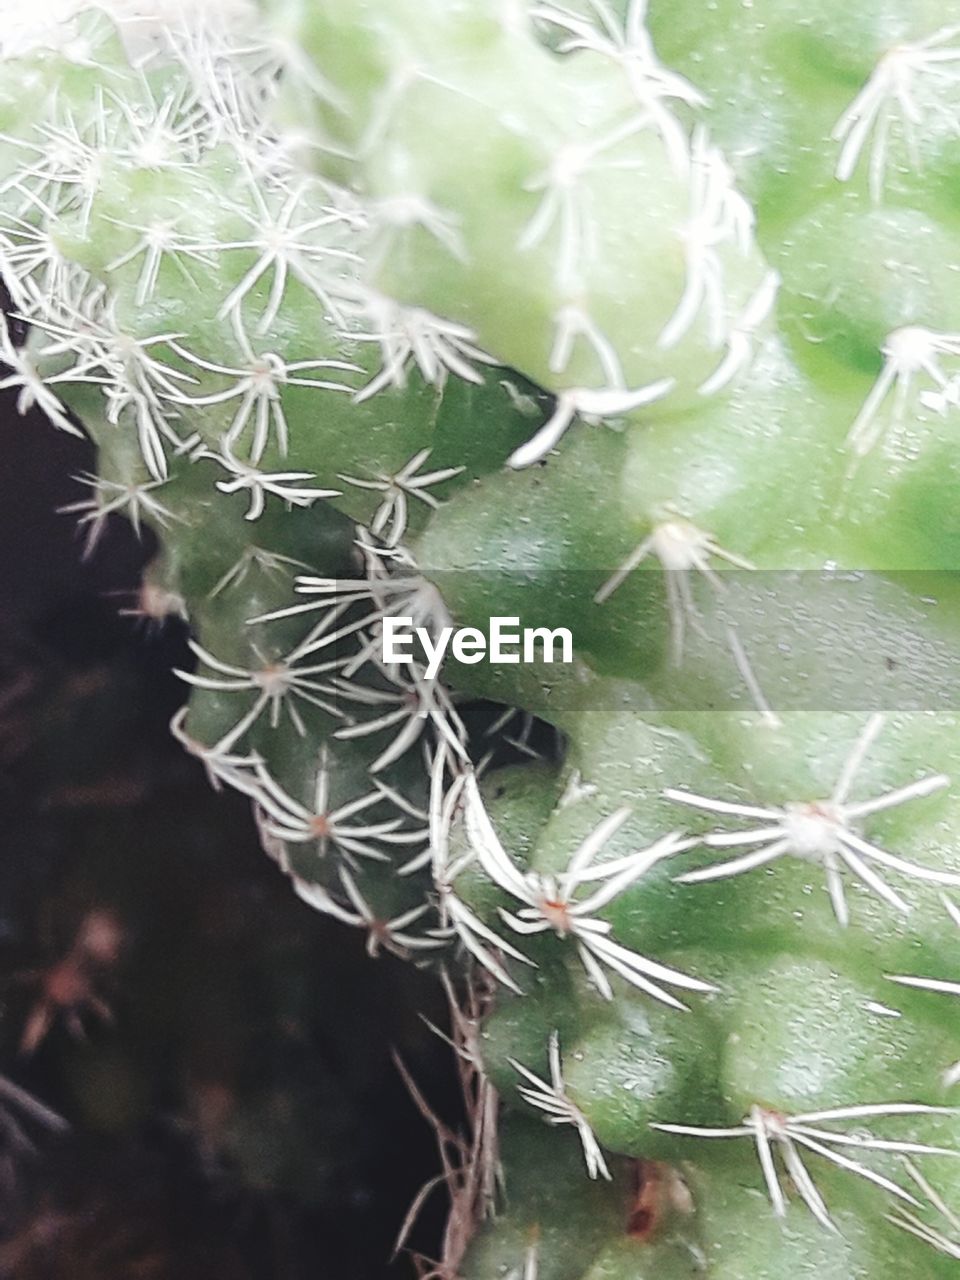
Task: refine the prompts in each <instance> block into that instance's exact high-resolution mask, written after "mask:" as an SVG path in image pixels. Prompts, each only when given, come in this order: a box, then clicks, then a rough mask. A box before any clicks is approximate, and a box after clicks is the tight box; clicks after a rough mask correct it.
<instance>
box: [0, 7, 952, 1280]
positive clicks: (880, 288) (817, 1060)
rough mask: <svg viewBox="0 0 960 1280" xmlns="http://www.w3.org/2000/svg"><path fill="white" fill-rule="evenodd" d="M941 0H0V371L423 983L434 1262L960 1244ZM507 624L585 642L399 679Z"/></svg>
mask: <svg viewBox="0 0 960 1280" xmlns="http://www.w3.org/2000/svg"><path fill="white" fill-rule="evenodd" d="M647 9H649V11H647ZM955 10H956V5H954V4H947V5H944V4H942V3H941V4H937V5H933V4H932V3H930V2H929V0H884V2H883V3H882V4H879V5H878V4H876V3H873V4H868V3H865V2H864V0H853V2H852V3H850V4H847V5H845V6H841V7H839V8H838V7H836V6H834V5H830V4H826V3H815V4H811V3H810V0H806V3H804V4H802V5H801V4H799V3H796V2H795V0H770V3H769V4H767V5H765V6H762V7H755V6H752V5H748V4H745V3H738V2H737V0H718V2H717V3H715V4H712V5H710V6H704V5H702V4H701V3H694V2H693V0H650V3H649V6H646V5H644V4H643V3H642V2H641V0H629V3H614V0H567V3H564V4H558V3H553V2H552V0H542V2H540V0H533V2H531V3H525V2H524V0H480V2H478V0H322V2H321V3H316V2H313V3H308V2H307V0H265V3H264V4H263V7H262V11H261V12H260V13H258V14H257V15H256V16H251V15H248V14H245V13H238V14H236V15H230V16H229V17H228V16H227V15H226V14H224V13H221V14H219V15H218V14H217V13H216V12H215V11H211V12H209V13H208V12H206V11H203V12H201V14H200V15H199V16H198V15H197V14H193V15H192V16H189V17H188V16H187V15H185V14H181V15H180V16H179V18H178V20H176V21H167V22H161V23H159V24H156V25H154V26H153V27H150V26H149V25H148V27H147V28H146V29H144V27H143V24H142V23H139V24H137V23H130V22H129V21H127V20H125V19H124V18H123V17H122V15H121V17H120V18H118V19H116V20H114V19H112V18H111V17H110V16H108V15H107V14H106V13H105V12H103V11H102V10H100V9H97V8H92V9H87V10H83V11H81V12H79V13H78V14H76V15H75V16H74V17H72V18H70V19H69V20H68V19H67V18H66V17H65V18H64V19H63V20H62V21H61V22H60V23H59V25H58V26H57V27H56V29H55V30H54V31H51V30H49V29H47V30H41V31H39V32H35V33H34V34H33V35H32V36H30V35H29V34H28V33H27V32H25V31H20V32H14V34H13V35H8V37H7V44H8V48H7V55H8V56H7V58H6V60H5V62H4V67H3V75H2V77H0V133H2V143H0V208H2V216H0V253H2V259H0V269H2V272H3V276H4V279H5V281H6V283H7V287H8V289H9V291H10V295H11V298H12V302H13V305H12V310H11V316H10V319H8V320H7V322H6V324H5V326H4V330H3V333H2V335H0V336H2V342H3V351H2V355H3V360H4V363H5V364H6V366H7V367H8V369H9V372H8V373H7V375H6V376H5V377H4V379H3V382H2V385H5V386H7V387H15V388H18V391H19V397H20V402H21V405H22V406H24V407H26V406H29V405H31V404H33V403H38V404H39V405H41V406H42V407H43V408H44V410H45V411H46V412H47V413H48V415H49V416H50V417H51V419H52V420H53V421H54V422H55V423H56V424H57V425H59V426H61V427H63V428H64V429H66V430H74V431H75V430H77V429H78V427H77V422H78V421H79V422H82V423H83V426H84V427H85V428H86V430H87V431H88V432H89V433H90V434H91V435H92V437H93V438H94V440H95V442H96V444H97V446H98V450H99V471H98V474H97V475H96V476H92V477H89V486H90V496H89V499H88V500H87V501H84V502H81V503H79V504H77V505H76V509H75V510H74V515H75V517H76V518H77V519H78V521H79V523H80V525H81V528H82V530H83V532H84V536H85V537H86V539H87V545H88V546H90V547H91V548H92V547H95V545H96V541H97V539H98V537H99V534H100V532H101V530H102V528H103V525H104V521H105V520H106V519H107V518H108V517H109V516H110V514H111V513H114V512H121V513H123V514H125V515H127V516H128V517H129V519H130V520H131V521H132V522H133V524H134V526H135V527H136V528H139V527H140V526H141V525H149V526H151V527H152V528H154V529H155V530H156V531H157V533H158V534H159V535H160V538H161V541H162V544H163V551H162V554H161V556H160V557H159V559H158V560H157V561H156V562H155V563H154V564H153V565H152V566H151V570H150V579H149V583H148V584H147V587H146V588H145V590H147V591H148V592H149V599H150V601H151V608H152V609H153V610H154V611H156V610H157V609H160V610H163V609H168V610H170V611H176V612H185V613H186V614H187V616H188V617H189V620H190V624H191V627H192V629H193V634H194V637H195V638H194V642H193V647H194V650H195V654H196V658H197V665H196V668H195V670H193V671H189V672H184V673H182V674H183V676H184V679H185V681H186V682H187V683H188V684H189V685H190V686H191V697H190V701H189V704H188V707H187V708H186V709H185V710H184V711H183V712H181V713H180V714H179V715H178V716H177V718H176V720H175V722H174V725H173V729H174V732H175V733H176V734H177V736H178V737H179V738H180V740H181V741H182V742H183V744H184V746H185V747H186V749H187V750H189V751H191V752H192V753H193V754H194V755H196V756H197V757H198V758H199V759H200V760H201V761H202V762H203V764H204V766H205V767H206V769H207V771H208V773H209V776H210V779H211V782H212V783H213V784H214V785H217V786H219V785H223V784H226V785H228V786H231V787H234V788H236V789H238V790H239V791H241V792H242V793H244V794H245V795H248V796H249V797H250V798H251V800H252V802H253V804H254V806H255V811H256V813H257V816H258V820H259V822H260V826H261V831H262V835H263V841H264V845H265V848H266V850H267V851H268V853H270V855H271V856H272V857H273V858H275V860H276V861H277V863H278V864H279V866H280V868H281V869H282V871H283V872H284V873H285V874H286V875H287V876H289V877H290V880H291V883H292V886H293V888H294V889H295V891H296V892H297V893H298V894H299V895H300V896H301V897H302V898H303V899H304V900H305V901H306V902H308V903H310V904H311V905H313V906H314V907H316V908H317V909H318V910H320V911H322V912H325V913H328V914H330V915H332V916H334V917H336V918H337V919H339V920H342V921H343V922H344V923H346V924H348V925H351V926H354V927H357V928H360V929H363V930H365V931H366V933H367V936H368V939H369V949H370V951H371V953H373V954H376V953H377V952H378V951H380V950H389V951H392V952H395V953H397V954H400V955H403V956H407V957H409V958H410V959H411V960H413V961H414V962H416V963H419V964H430V965H436V966H438V967H442V968H443V969H444V971H445V972H446V973H447V974H449V975H451V985H450V990H451V992H452V993H454V996H455V1000H454V1006H455V1007H454V1032H455V1042H456V1046H457V1048H458V1051H459V1054H460V1055H461V1066H462V1068H463V1071H464V1079H465V1084H466V1088H467V1094H468V1099H469V1101H470V1103H471V1106H470V1112H471V1116H472V1117H473V1120H474V1131H473V1133H472V1135H471V1137H470V1140H469V1141H466V1142H464V1143H463V1144H462V1145H457V1147H456V1153H455V1156H451V1157H450V1158H449V1161H448V1165H447V1175H448V1184H449V1185H448V1190H449V1192H450V1198H451V1218H450V1227H449V1229H448V1232H447V1236H446V1242H445V1251H444V1257H443V1258H442V1259H440V1260H438V1262H437V1264H436V1266H435V1267H434V1269H433V1271H432V1274H434V1275H437V1276H443V1277H450V1278H452V1277H455V1276H462V1277H464V1280H494V1278H495V1277H504V1276H510V1277H513V1280H601V1278H603V1280H619V1278H620V1277H628V1276H629V1277H632V1278H633V1280H637V1278H638V1277H646V1276H650V1277H658V1280H672V1278H673V1277H678V1278H679V1277H690V1276H695V1275H700V1274H703V1275H705V1276H709V1277H711V1278H712V1280H746V1278H747V1277H751V1278H752V1277H767V1278H769V1280H781V1278H783V1280H786V1278H787V1277H789V1278H790V1280H796V1278H798V1277H804V1276H810V1277H812V1276H816V1277H818V1280H824V1278H826V1277H837V1280H840V1278H841V1277H842V1278H843V1280H852V1278H854V1277H863V1278H866V1277H870V1280H888V1278H890V1280H892V1277H893V1275H894V1274H896V1275H897V1276H898V1277H902V1278H903V1280H907V1278H912V1277H916V1278H917V1280H921V1278H922V1280H927V1278H930V1280H932V1278H933V1277H937V1276H941V1275H942V1276H947V1275H950V1274H953V1271H954V1270H955V1265H954V1264H955V1263H956V1261H957V1259H958V1258H960V1216H958V1215H960V1166H958V1162H957V1159H956V1157H957V1155H958V1154H960V1119H958V1112H957V1109H956V1106H955V1103H956V1097H957V1095H956V1089H957V1086H958V1084H960V1064H957V1065H953V1064H956V1063H957V1059H958V1058H960V1033H958V1030H957V1026H956V1022H955V1020H953V1021H951V1015H952V1014H953V1012H954V1010H953V1009H952V1008H951V1005H950V1000H949V997H950V996H951V995H955V994H956V993H957V992H958V990H960V983H958V978H960V963H958V959H960V947H958V940H960V935H958V929H960V905H958V904H960V895H958V894H957V889H958V888H960V854H958V852H957V848H956V846H955V845H954V840H955V839H956V838H957V835H958V834H960V802H958V800H957V798H956V797H957V788H956V785H955V784H953V785H951V777H955V776H956V774H957V773H958V772H960V761H958V757H960V746H958V742H960V736H958V730H960V721H958V715H957V712H956V709H955V708H956V702H955V696H954V695H952V694H951V690H952V689H953V688H954V685H955V681H956V677H955V675H954V670H955V663H956V654H957V637H958V635H960V596H958V593H957V588H956V585H955V581H954V578H953V575H952V572H951V571H952V570H953V569H955V568H956V567H957V566H958V564H960V523H958V520H957V515H956V509H957V508H956V501H955V495H956V493H957V487H958V482H960V474H958V463H957V461H956V458H957V453H956V448H955V432H956V414H957V409H958V406H960V302H958V296H960V295H958V293H957V290H956V288H955V277H956V274H957V272H958V271H960V209H958V206H957V197H956V193H957V191H958V190H960V188H958V185H957V180H958V177H960V141H958V135H960V128H958V125H960V106H958V105H957V104H958V102H960V10H958V11H957V12H955ZM24 22H25V23H26V19H24ZM23 326H28V328H29V333H28V335H27V336H26V338H25V339H24V332H23ZM398 616H406V617H409V618H411V619H412V620H413V623H414V624H415V625H416V626H418V627H420V628H422V630H423V633H424V635H423V640H424V644H423V652H421V651H419V650H413V651H412V652H413V653H414V656H412V657H409V658H405V659H397V660H394V659H393V658H389V659H388V657H387V656H386V654H385V651H384V632H385V624H384V620H385V619H386V618H389V617H398ZM495 616H496V617H502V618H508V619H510V620H511V622H512V623H514V624H516V625H517V627H518V628H519V627H523V628H526V629H527V630H528V632H535V631H536V630H537V629H548V630H550V629H555V628H558V627H566V628H568V629H569V630H570V632H571V634H572V637H573V648H574V652H573V654H572V659H571V661H569V662H566V663H562V662H550V661H547V654H546V652H545V651H544V650H541V651H540V653H539V656H538V655H537V653H536V652H535V651H534V652H532V653H531V654H530V655H529V656H530V657H531V659H532V660H530V661H526V662H514V663H509V662H508V663H493V662H478V661H476V657H477V655H476V652H474V653H472V654H471V653H467V652H464V651H463V650H460V651H459V652H455V653H454V654H452V655H451V654H449V653H447V654H445V656H444V658H443V663H442V672H441V674H440V676H439V678H433V676H432V673H431V674H428V670H429V667H428V664H427V660H426V659H427V657H428V656H429V651H430V650H431V649H434V650H436V646H437V645H438V644H439V642H440V638H441V636H442V634H443V632H444V629H445V628H447V627H451V626H454V625H455V626H458V627H461V628H466V627H472V628H476V629H477V630H479V631H480V632H484V631H485V630H486V628H487V625H488V623H489V621H490V619H492V618H493V617H495ZM436 651H437V652H439V650H436ZM498 1099H499V1101H498ZM498 1112H499V1119H498V1122H497V1121H495V1116H497V1113H498ZM542 1121H547V1122H548V1125H549V1127H547V1126H545V1125H544V1124H543V1123H542ZM501 1184H502V1185H501Z"/></svg>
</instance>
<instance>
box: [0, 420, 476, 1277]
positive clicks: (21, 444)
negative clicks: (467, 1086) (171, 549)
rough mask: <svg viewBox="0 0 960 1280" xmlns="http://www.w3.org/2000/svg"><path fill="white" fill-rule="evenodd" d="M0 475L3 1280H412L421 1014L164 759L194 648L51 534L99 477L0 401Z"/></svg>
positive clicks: (187, 766) (430, 1040) (109, 542)
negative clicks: (406, 1232) (406, 1235)
mask: <svg viewBox="0 0 960 1280" xmlns="http://www.w3.org/2000/svg"><path fill="white" fill-rule="evenodd" d="M0 460H2V461H0V1086H4V1082H7V1083H6V1086H4V1087H0V1280H7V1278H8V1277H10V1278H16V1280H33V1278H34V1277H36V1278H38V1280H39V1278H41V1277H42V1278H43V1280H59V1278H60V1277H64V1278H65V1280H66V1278H67V1277H69V1280H88V1278H89V1280H94V1278H96V1280H119V1278H120V1277H123V1278H124V1280H167V1278H169V1280H195V1278H196V1280H221V1278H222V1280H301V1278H305V1277H310V1278H311V1280H313V1278H314V1277H334V1278H339V1277H344V1280H364V1278H366V1277H380V1276H383V1277H387V1276H391V1277H397V1280H403V1278H404V1277H408V1276H411V1275H413V1273H414V1272H413V1265H412V1261H411V1259H410V1258H409V1257H407V1256H405V1255H401V1256H400V1257H399V1258H398V1259H397V1260H396V1261H395V1262H394V1263H392V1264H391V1263H390V1262H389V1259H390V1254H391V1251H392V1243H393V1240H394V1237H395V1235H396V1232H397V1230H398V1227H399V1225H400V1223H401V1222H402V1220H403V1217H404V1215H405V1213H406V1210H407V1207H408V1205H409V1204H410V1202H411V1201H412V1199H413V1197H414V1196H415V1194H416V1192H417V1190H418V1189H419V1187H420V1186H421V1185H422V1184H423V1183H424V1182H426V1180H427V1179H428V1178H430V1177H432V1176H433V1175H434V1174H435V1173H436V1172H437V1161H436V1156H435V1153H434V1146H433V1138H432V1134H431V1132H430V1129H429V1127H428V1126H427V1125H426V1124H425V1122H424V1121H423V1119H422V1118H421V1117H420V1116H419V1114H418V1113H417V1111H416V1110H415V1108H414V1106H413V1104H412V1102H411V1101H410V1099H409V1097H408V1095H407V1093H406V1090H405V1088H404V1085H403V1084H402V1082H401V1081H400V1079H399V1077H398V1074H397V1072H396V1069H395V1067H394V1065H393V1062H392V1060H391V1057H390V1050H391V1047H395V1048H396V1049H397V1050H398V1051H399V1052H400V1053H401V1055H402V1056H403V1058H404V1060H405V1062H406V1063H407V1065H408V1067H409V1068H410V1070H411V1072H412V1074H413V1076H414V1077H415V1078H416V1079H417V1081H418V1083H419V1084H420V1085H421V1087H422V1088H423V1090H424V1092H425V1093H426V1094H427V1096H428V1097H429V1098H430V1100H431V1103H432V1104H433V1105H435V1106H436V1107H437V1108H438V1110H439V1111H440V1113H441V1114H443V1115H444V1116H445V1117H446V1118H448V1119H451V1118H452V1119H453V1120H454V1122H456V1116H457V1099H456V1091H455V1085H454V1079H453V1073H452V1069H451V1064H450V1061H449V1058H450V1051H449V1050H448V1049H447V1048H446V1047H445V1046H444V1045H443V1044H442V1043H441V1042H440V1041H439V1040H438V1039H437V1038H436V1037H435V1036H434V1035H433V1034H432V1033H431V1032H430V1031H429V1030H427V1028H426V1027H425V1025H424V1022H423V1019H422V1017H421V1016H420V1015H421V1014H426V1016H428V1017H429V1018H430V1019H431V1020H433V1021H441V1022H442V1021H443V1019H444V1012H443V1004H442V999H441V996H440V993H439V991H438V988H437V985H436V983H435V982H434V980H433V979H432V978H430V977H429V976H427V975H426V974H423V973H419V972H417V971H415V970H414V969H413V968H412V967H411V966H409V965H406V964H402V963H401V962H399V961H394V960H392V959H391V958H389V957H386V958H383V959H380V960H377V961H371V960H369V959H368V958H367V957H366V955H365V953H364V948H363V938H362V937H361V936H359V933H358V932H354V931H351V930H349V929H346V928H343V927H341V926H339V925H337V924H335V923H333V922H331V921H328V920H326V919H324V918H322V917H320V916H318V915H317V914H316V913H314V912H312V911H311V910H310V909H309V908H308V907H306V906H304V905H303V904H302V903H300V902H299V900H298V899H297V898H296V897H295V896H294V894H293V893H292V891H291V890H290V887H289V885H288V884H287V883H286V882H285V880H284V878H283V876H282V875H281V874H280V872H279V871H278V870H277V868H276V867H275V866H274V865H273V863H271V862H270V860H269V859H268V858H267V857H266V856H265V855H264V854H263V853H262V852H261V850H260V849H259V846H258V843H257V839H256V835H255V832H254V829H253V825H252V822H251V820H250V815H249V810H248V805H247V802H246V801H244V800H242V799H241V798H239V797H236V796H230V795H226V794H221V795H218V794H215V793H214V792H212V791H211V790H210V788H209V786H208V784H207V781H206V778H205V777H204V776H203V773H202V770H200V769H199V767H197V766H196V765H195V762H193V761H191V760H189V759H187V758H186V757H185V755H184V754H183V753H182V752H181V751H180V749H179V748H178V747H177V745H176V744H175V743H174V742H173V741H172V739H171V738H170V737H169V734H168V731H167V724H168V722H169V719H170V716H171V715H172V713H173V712H174V711H175V710H176V708H177V706H178V705H180V703H181V702H182V701H183V700H184V686H183V684H182V683H181V682H180V681H179V680H178V679H177V678H176V677H175V676H174V675H173V674H172V671H171V668H172V667H174V666H180V667H184V666H187V665H189V662H190V656H189V650H188V649H187V647H186V635H187V633H186V629H185V627H184V626H183V625H182V624H181V623H179V622H178V621H174V622H172V623H171V622H168V623H165V624H162V625H159V624H156V623H153V624H150V623H147V622H146V621H145V620H143V619H139V618H137V617H135V616H125V615H124V613H123V611H124V610H126V609H130V608H131V607H133V606H134V605H135V603H136V584H137V580H138V577H139V574H140V571H141V569H142V567H143V565H144V564H145V563H146V562H147V560H148V559H149V557H150V555H151V553H152V547H151V545H150V543H149V539H148V538H147V539H145V541H144V543H143V544H141V543H139V542H138V541H137V539H136V537H135V536H134V534H133V531H132V529H131V528H130V526H129V525H128V524H127V523H126V522H125V521H124V520H123V519H121V518H111V521H110V524H109V527H108V529H107V531H106V533H105V535H104V537H103V538H102V539H101V540H100V542H99V543H98V545H97V547H96V550H95V553H94V554H93V555H91V556H90V557H88V558H84V539H83V536H82V534H78V531H77V527H76V523H75V520H76V517H75V516H71V515H67V514H58V510H57V509H58V508H60V507H63V506H64V505H66V504H69V503H71V502H76V501H79V500H82V499H83V498H84V497H86V496H88V495H89V490H88V489H87V488H86V487H85V486H83V485H82V484H81V483H79V482H78V481H77V480H76V479H75V477H76V476H78V475H80V474H81V473H83V472H90V471H92V470H94V469H95V459H94V456H93V450H92V448H90V446H88V445H87V444H86V442H85V441H82V440H78V439H74V438H72V437H70V436H68V435H66V434H64V433H62V432H57V431H55V430H54V429H52V428H51V427H50V426H49V425H48V424H47V423H46V421H45V420H44V419H43V417H42V416H40V415H38V414H35V413H33V414H29V415H27V416H26V417H23V418H21V417H20V416H19V415H18V414H17V413H16V411H15V404H14V399H13V398H12V397H9V396H0ZM10 1083H12V1084H13V1085H15V1086H17V1087H18V1088H20V1089H23V1090H24V1091H26V1093H27V1094H29V1095H30V1097H29V1098H21V1097H19V1096H18V1095H16V1094H14V1093H12V1092H11V1090H10V1088H9V1087H8V1086H9V1084H10ZM38 1104H42V1106H44V1107H48V1108H51V1109H52V1110H53V1111H54V1112H55V1113H56V1115H55V1116H51V1115H48V1114H47V1113H46V1112H45V1111H43V1110H41V1109H40V1107H39V1106H38ZM58 1117H59V1119H58ZM443 1201H444V1197H443V1194H442V1192H441V1193H439V1194H435V1195H434V1196H433V1197H432V1198H431V1201H430V1202H429V1205H428V1211H427V1213H426V1214H425V1215H424V1217H423V1219H422V1221H421V1225H420V1227H419V1229H418V1233H417V1234H416V1235H415V1237H414V1238H413V1240H412V1242H411V1243H412V1245H413V1246H414V1247H415V1248H417V1249H419V1250H421V1251H423V1252H424V1253H426V1254H428V1255H430V1256H435V1252H436V1249H437V1243H436V1240H437V1237H438V1234H439V1227H440V1222H441V1218H442V1212H443V1207H444V1205H443Z"/></svg>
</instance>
